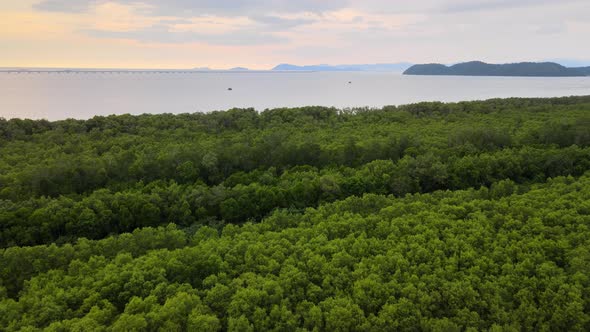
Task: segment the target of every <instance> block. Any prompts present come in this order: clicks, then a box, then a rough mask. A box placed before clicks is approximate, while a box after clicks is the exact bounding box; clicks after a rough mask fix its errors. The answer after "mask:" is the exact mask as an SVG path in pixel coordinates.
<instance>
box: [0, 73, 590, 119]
mask: <svg viewBox="0 0 590 332" xmlns="http://www.w3.org/2000/svg"><path fill="white" fill-rule="evenodd" d="M349 82H350V83H349ZM228 88H231V90H228ZM571 95H590V77H567V78H543V77H466V76H403V75H401V74H397V73H373V72H292V73H289V72H244V73H243V72H238V73H236V72H210V73H207V72H203V73H189V74H182V73H158V74H153V73H152V74H130V73H119V74H110V73H82V74H74V73H62V74H56V73H21V74H16V73H0V117H3V118H7V119H8V118H15V117H18V118H31V119H41V118H44V119H49V120H59V119H65V118H76V119H87V118H91V117H93V116H95V115H109V114H124V113H130V114H141V113H193V112H209V111H214V110H226V109H229V108H232V107H254V108H256V109H257V110H264V109H266V108H275V107H294V106H306V105H322V106H335V107H338V108H347V107H364V106H368V107H382V106H384V105H401V104H408V103H413V102H419V101H462V100H481V99H489V98H497V97H557V96H571Z"/></svg>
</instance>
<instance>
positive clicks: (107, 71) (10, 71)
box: [0, 69, 239, 74]
mask: <svg viewBox="0 0 590 332" xmlns="http://www.w3.org/2000/svg"><path fill="white" fill-rule="evenodd" d="M224 72H231V73H238V72H239V71H221V70H220V71H215V70H211V71H202V70H201V71H199V70H120V69H113V70H110V69H97V70H69V69H64V70H37V69H26V70H24V69H23V70H21V69H4V70H0V73H6V74H198V73H224Z"/></svg>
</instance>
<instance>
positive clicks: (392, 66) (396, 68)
mask: <svg viewBox="0 0 590 332" xmlns="http://www.w3.org/2000/svg"><path fill="white" fill-rule="evenodd" d="M411 65H412V64H411V63H407V62H400V63H376V64H356V65H355V64H352V65H327V64H321V65H306V66H298V65H292V64H288V63H282V64H280V65H278V66H275V67H274V68H272V70H276V71H390V72H402V71H404V70H406V69H407V68H408V67H410V66H411Z"/></svg>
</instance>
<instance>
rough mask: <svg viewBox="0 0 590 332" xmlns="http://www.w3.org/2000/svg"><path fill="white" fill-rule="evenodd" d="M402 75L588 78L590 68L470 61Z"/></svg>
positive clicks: (420, 67)
mask: <svg viewBox="0 0 590 332" xmlns="http://www.w3.org/2000/svg"><path fill="white" fill-rule="evenodd" d="M403 74H404V75H458V76H539V77H571V76H589V75H590V67H574V68H568V67H565V66H562V65H560V64H558V63H555V62H520V63H509V64H489V63H485V62H481V61H470V62H463V63H458V64H455V65H452V66H445V65H443V64H439V63H430V64H420V65H413V66H411V67H410V68H408V69H407V70H406V71H404V73H403Z"/></svg>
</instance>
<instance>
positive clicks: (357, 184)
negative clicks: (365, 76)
mask: <svg viewBox="0 0 590 332" xmlns="http://www.w3.org/2000/svg"><path fill="white" fill-rule="evenodd" d="M589 102H590V99H588V98H587V97H576V98H574V97H572V98H558V99H506V100H490V101H485V102H469V103H456V104H443V103H420V104H414V105H407V106H400V107H386V108H383V109H381V110H371V111H367V110H361V109H359V110H344V111H338V110H335V109H330V108H322V107H309V108H301V109H276V110H268V111H265V112H262V113H260V114H259V113H256V112H255V111H253V110H238V109H234V110H230V111H227V112H213V113H211V114H182V115H168V114H164V115H142V116H129V115H124V116H111V117H96V118H93V119H90V120H87V121H77V120H66V121H58V122H47V121H31V120H8V121H6V120H0V149H1V151H2V154H1V155H0V169H1V170H2V171H1V172H0V244H1V246H2V247H3V249H0V330H6V331H17V330H23V331H38V330H48V331H76V330H80V331H82V330H95V331H225V330H228V331H267V330H274V331H302V330H309V331H325V330H328V331H480V330H482V331H529V330H556V331H585V330H590V277H589V276H590V268H589V267H590V242H589V241H590V240H589V239H590V227H589V226H588V225H590V203H589V202H590V140H589V137H590V134H589V133H588V128H589V126H587V124H588V115H587V114H588V111H590V103H589Z"/></svg>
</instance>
